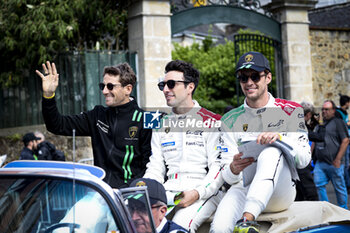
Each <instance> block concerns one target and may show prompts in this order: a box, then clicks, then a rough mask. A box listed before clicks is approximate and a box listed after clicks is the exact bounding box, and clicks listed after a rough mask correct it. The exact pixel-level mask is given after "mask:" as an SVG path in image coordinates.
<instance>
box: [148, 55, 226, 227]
mask: <svg viewBox="0 0 350 233" xmlns="http://www.w3.org/2000/svg"><path fill="white" fill-rule="evenodd" d="M165 73H166V75H165V78H164V80H163V81H161V82H160V83H159V84H158V86H159V89H160V90H161V91H163V93H164V96H165V98H166V101H167V105H168V106H170V107H172V112H171V113H170V114H168V115H166V116H165V117H163V119H162V127H161V128H160V129H158V130H155V131H153V135H152V140H151V146H152V155H151V157H150V162H149V163H148V164H147V170H146V173H145V175H144V177H146V178H152V179H155V180H157V181H159V182H160V183H164V187H165V189H166V190H167V198H168V205H169V204H170V203H171V202H174V196H175V195H176V194H177V196H176V198H175V199H177V198H180V200H181V201H180V203H179V204H178V205H177V206H176V208H175V211H176V213H175V215H174V217H173V221H174V222H175V223H177V224H179V225H180V226H182V227H184V228H185V229H188V230H190V231H192V232H194V231H195V230H196V229H197V228H198V227H199V226H200V225H201V223H203V222H204V221H205V220H206V219H207V218H209V217H210V216H211V215H212V214H213V212H214V211H215V209H216V207H217V205H218V203H219V201H220V200H221V198H222V193H221V191H218V190H219V188H220V187H221V186H222V184H223V179H222V177H221V175H220V170H221V168H222V165H221V164H222V161H221V160H222V159H221V158H222V157H221V151H222V148H221V147H220V144H219V143H218V141H219V140H218V139H219V135H220V132H219V128H220V125H221V122H220V120H219V119H220V118H221V116H220V115H218V114H214V113H212V112H210V111H208V110H206V109H205V108H202V107H200V106H199V104H198V103H197V101H195V100H193V99H192V95H193V92H194V90H195V89H196V87H197V85H198V80H199V72H198V71H197V70H196V69H195V68H193V67H192V65H191V64H189V63H186V62H183V61H179V60H175V61H171V62H169V63H168V64H167V66H166V68H165Z"/></svg>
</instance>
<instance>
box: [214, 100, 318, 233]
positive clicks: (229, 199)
mask: <svg viewBox="0 0 350 233" xmlns="http://www.w3.org/2000/svg"><path fill="white" fill-rule="evenodd" d="M221 120H222V123H223V131H224V132H225V133H224V134H223V136H222V140H224V141H225V144H226V145H228V148H227V150H226V151H227V152H223V153H229V154H230V155H231V161H232V158H233V155H235V154H237V153H238V150H237V147H238V146H239V145H241V144H242V142H243V141H247V140H256V138H257V136H258V135H259V134H260V133H261V132H278V133H279V134H280V140H281V141H282V142H284V143H286V144H288V145H289V146H290V147H291V148H293V151H294V155H295V157H294V162H295V166H296V167H297V168H304V167H306V166H307V165H308V164H309V162H310V159H311V152H310V146H309V143H308V136H307V129H306V126H305V122H304V113H303V108H302V107H301V106H300V105H299V104H297V103H295V102H292V101H287V100H283V99H277V98H276V99H275V98H274V97H273V96H272V95H271V94H270V93H269V101H268V104H267V105H266V106H264V107H262V108H256V109H254V108H250V107H249V106H248V105H247V104H246V102H245V103H244V104H243V105H242V106H240V107H238V108H236V109H233V110H231V111H230V112H228V113H227V114H225V115H224V116H223V117H222V119H221ZM222 156H225V155H224V154H223V155H222ZM246 169H250V170H249V171H250V173H253V174H254V175H253V179H252V181H251V183H247V184H245V185H243V182H239V183H237V179H238V177H240V176H241V175H242V174H240V175H238V176H237V175H234V174H233V173H232V172H231V170H230V168H229V165H226V167H225V169H223V172H222V176H223V178H224V180H225V181H226V182H227V183H229V184H233V185H232V186H231V188H230V189H229V190H228V191H227V193H226V195H225V197H224V198H223V200H222V202H221V203H220V205H219V206H218V209H217V211H216V214H215V217H214V220H213V222H212V225H211V232H216V233H218V232H232V231H233V228H234V224H235V222H236V221H237V220H239V218H240V217H242V214H243V213H244V212H249V213H251V214H253V215H254V216H255V218H257V217H258V215H259V214H260V213H261V212H262V211H268V212H275V211H282V210H284V209H287V208H288V207H289V206H290V204H291V203H292V202H293V201H294V199H295V193H296V191H295V184H294V182H293V181H292V176H291V171H290V169H289V166H288V164H287V161H286V159H285V157H284V156H283V154H282V151H281V150H280V149H278V148H275V147H271V146H270V147H266V149H264V150H263V151H262V152H261V153H260V154H259V157H258V158H257V160H256V161H255V162H254V163H253V164H252V165H250V166H248V167H247V168H245V170H244V171H246ZM244 174H245V173H244V172H243V180H244V178H245V177H244V176H245V175H244ZM235 183H236V184H235Z"/></svg>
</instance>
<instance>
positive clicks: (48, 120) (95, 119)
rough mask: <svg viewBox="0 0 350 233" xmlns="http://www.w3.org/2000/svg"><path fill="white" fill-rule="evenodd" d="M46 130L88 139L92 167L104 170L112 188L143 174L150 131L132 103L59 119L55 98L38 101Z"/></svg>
mask: <svg viewBox="0 0 350 233" xmlns="http://www.w3.org/2000/svg"><path fill="white" fill-rule="evenodd" d="M42 111H43V117H44V121H45V124H46V128H47V130H48V131H50V132H52V133H54V134H59V135H65V136H72V134H73V133H72V132H73V129H75V134H76V135H77V136H90V137H91V142H92V149H93V156H94V165H96V166H98V167H101V168H103V169H104V170H105V171H106V177H105V178H104V181H105V182H107V183H108V184H109V185H110V186H112V187H113V188H122V187H128V183H130V180H132V179H135V178H140V177H142V176H143V175H144V173H145V170H146V164H147V162H148V161H149V156H150V155H151V145H150V140H151V137H152V131H151V130H149V129H144V128H143V110H142V109H141V108H139V107H138V105H137V103H136V101H135V100H131V101H130V102H129V103H126V104H124V105H121V106H117V107H104V106H102V105H97V106H95V108H94V109H93V110H90V111H87V112H82V113H81V114H77V115H70V116H63V115H61V114H60V113H59V112H58V109H57V106H56V101H55V98H53V99H45V98H43V100H42Z"/></svg>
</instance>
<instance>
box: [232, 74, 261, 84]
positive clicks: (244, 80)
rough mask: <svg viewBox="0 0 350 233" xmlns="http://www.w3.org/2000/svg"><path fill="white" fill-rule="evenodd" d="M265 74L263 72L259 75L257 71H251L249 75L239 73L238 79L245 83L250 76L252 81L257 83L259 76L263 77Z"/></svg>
mask: <svg viewBox="0 0 350 233" xmlns="http://www.w3.org/2000/svg"><path fill="white" fill-rule="evenodd" d="M264 76H266V74H263V75H260V74H259V73H252V74H251V75H249V76H248V75H245V74H240V75H239V76H238V80H239V81H240V82H241V83H247V82H248V79H249V78H250V79H251V80H252V81H253V82H255V83H257V82H259V81H260V78H261V77H264Z"/></svg>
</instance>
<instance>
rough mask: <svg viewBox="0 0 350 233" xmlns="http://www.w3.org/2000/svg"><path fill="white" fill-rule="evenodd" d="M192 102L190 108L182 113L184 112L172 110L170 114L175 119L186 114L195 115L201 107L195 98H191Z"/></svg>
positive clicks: (181, 117)
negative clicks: (177, 112)
mask: <svg viewBox="0 0 350 233" xmlns="http://www.w3.org/2000/svg"><path fill="white" fill-rule="evenodd" d="M192 101H193V103H194V106H193V107H192V108H191V109H190V111H188V112H186V113H184V114H176V113H174V112H173V111H171V114H170V115H172V116H173V117H175V118H176V119H179V120H181V119H186V117H187V116H195V115H196V113H197V112H198V111H199V110H200V109H201V106H200V105H199V104H198V102H197V101H196V100H192Z"/></svg>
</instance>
